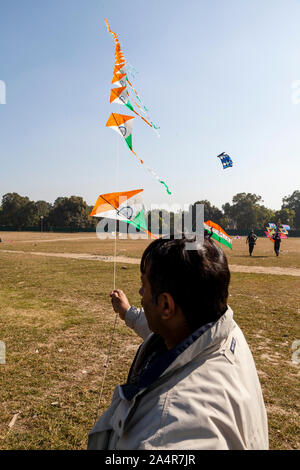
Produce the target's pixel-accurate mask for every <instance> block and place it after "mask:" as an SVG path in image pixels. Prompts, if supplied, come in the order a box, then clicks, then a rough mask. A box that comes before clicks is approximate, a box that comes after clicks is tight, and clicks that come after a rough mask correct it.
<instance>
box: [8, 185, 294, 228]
mask: <svg viewBox="0 0 300 470" xmlns="http://www.w3.org/2000/svg"><path fill="white" fill-rule="evenodd" d="M262 203H263V200H262V197H261V196H258V195H256V194H252V193H238V194H236V195H235V196H233V198H232V203H231V204H230V203H228V202H227V203H226V204H224V205H222V210H221V209H219V208H218V207H216V206H214V205H212V204H211V203H210V201H208V200H199V201H195V203H194V204H191V205H190V208H189V210H191V211H193V210H194V209H195V205H196V204H204V220H212V221H213V222H215V223H217V224H219V225H221V227H223V228H224V229H225V230H226V229H236V230H249V229H253V230H261V229H263V228H264V227H265V226H266V225H267V224H268V223H269V222H274V223H276V222H277V221H278V220H280V221H281V223H283V224H287V225H290V227H291V228H292V229H300V191H299V190H296V191H294V192H293V193H292V194H291V195H290V196H286V197H284V198H283V199H282V205H281V209H279V210H276V211H275V210H272V209H269V208H267V207H265V206H264V205H263V204H262ZM92 208H93V206H89V205H88V204H87V203H86V202H85V201H84V200H83V198H82V197H80V196H71V197H58V198H57V199H56V200H55V202H54V203H53V204H50V203H49V202H46V201H36V202H35V201H31V200H30V199H29V198H28V197H27V196H20V195H19V194H17V193H7V194H5V195H4V196H3V198H2V203H1V206H0V227H3V228H4V227H5V228H8V229H9V228H10V227H11V228H12V229H17V230H24V229H28V228H36V229H40V230H45V231H46V230H47V231H48V230H58V229H67V230H69V231H74V232H76V231H78V230H93V229H95V228H96V225H97V223H98V221H99V219H97V218H95V217H90V216H89V214H90V213H91V211H92ZM152 216H158V217H159V221H160V226H161V228H162V231H163V232H164V231H168V229H169V227H170V225H172V227H174V229H175V230H176V229H179V230H180V227H181V222H182V215H181V213H176V212H171V211H168V210H165V209H162V210H160V209H155V210H152V211H149V212H148V213H147V214H146V217H148V221H149V224H150V225H151V217H152ZM149 230H151V226H149Z"/></svg>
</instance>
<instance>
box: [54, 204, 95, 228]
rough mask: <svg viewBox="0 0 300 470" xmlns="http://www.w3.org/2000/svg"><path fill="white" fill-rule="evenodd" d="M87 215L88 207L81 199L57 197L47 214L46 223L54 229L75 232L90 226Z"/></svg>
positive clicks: (88, 212)
mask: <svg viewBox="0 0 300 470" xmlns="http://www.w3.org/2000/svg"><path fill="white" fill-rule="evenodd" d="M89 214H90V210H89V206H88V205H87V203H86V202H85V201H84V200H83V199H82V197H79V196H71V197H69V198H68V197H59V198H57V199H56V201H55V203H54V206H53V208H52V209H51V210H50V212H49V216H48V221H49V223H50V224H51V225H53V226H55V227H66V228H69V229H71V230H77V229H79V228H87V227H89V226H90V220H89Z"/></svg>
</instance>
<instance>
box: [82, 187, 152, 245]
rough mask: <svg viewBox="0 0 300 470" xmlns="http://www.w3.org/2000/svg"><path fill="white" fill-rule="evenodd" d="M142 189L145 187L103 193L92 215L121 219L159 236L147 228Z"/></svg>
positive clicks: (149, 233)
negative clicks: (141, 194) (141, 195)
mask: <svg viewBox="0 0 300 470" xmlns="http://www.w3.org/2000/svg"><path fill="white" fill-rule="evenodd" d="M142 191H143V189H134V190H131V191H122V192H114V193H107V194H101V195H100V196H99V197H98V199H97V201H96V204H95V206H94V208H93V210H92V212H91V213H90V216H91V217H101V218H106V219H113V220H120V221H121V222H126V223H127V224H131V225H133V226H134V227H136V228H137V229H138V230H143V231H144V232H146V233H148V235H150V236H151V237H152V238H157V237H155V236H154V235H153V234H152V233H151V232H149V230H148V228H147V224H146V220H145V216H144V211H143V204H142V200H141V197H140V196H138V195H139V194H140V193H141V192H142Z"/></svg>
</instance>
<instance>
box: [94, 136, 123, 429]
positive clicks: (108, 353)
mask: <svg viewBox="0 0 300 470" xmlns="http://www.w3.org/2000/svg"><path fill="white" fill-rule="evenodd" d="M119 140H120V139H119V138H117V161H116V190H117V188H118V184H119ZM116 256H117V219H115V244H114V277H113V288H114V290H115V288H116ZM117 320H118V313H116V314H115V321H114V326H113V331H112V334H111V336H110V342H109V347H108V352H107V356H106V361H105V364H104V373H103V377H102V384H101V389H100V394H99V400H98V406H97V410H96V413H95V420H94V421H95V424H96V422H97V418H98V412H99V409H100V405H101V400H102V395H103V389H104V383H105V378H106V371H107V369H108V364H109V360H110V353H111V347H112V342H113V338H114V334H115V330H116V326H117Z"/></svg>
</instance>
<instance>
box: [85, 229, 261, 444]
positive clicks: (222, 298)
mask: <svg viewBox="0 0 300 470" xmlns="http://www.w3.org/2000/svg"><path fill="white" fill-rule="evenodd" d="M193 241H194V240H193ZM187 243H188V241H187V239H186V238H181V239H173V238H161V239H157V240H154V241H153V242H152V243H151V244H150V245H149V246H148V247H147V248H146V250H145V251H144V254H143V256H142V259H141V263H140V274H141V288H140V290H139V294H140V296H141V304H142V308H136V307H134V306H131V305H130V303H129V301H128V299H127V297H126V295H125V293H124V292H123V291H122V290H120V289H115V290H113V291H112V292H111V293H110V297H111V301H112V305H113V308H114V310H115V312H117V313H118V314H119V316H120V318H121V319H122V320H123V321H125V324H126V325H127V326H128V327H129V328H132V329H133V330H134V331H135V332H136V333H137V334H138V335H139V336H140V337H141V338H142V339H143V340H144V342H143V343H142V344H141V346H140V347H139V349H138V351H137V353H136V356H135V359H134V361H133V363H132V365H131V368H130V370H129V374H128V377H127V381H126V383H125V384H123V385H117V386H116V388H115V390H114V393H113V398H112V402H111V405H110V406H109V408H108V409H107V410H106V411H105V412H104V413H103V414H102V416H101V417H100V418H99V420H98V421H97V423H96V424H95V426H94V428H93V429H92V430H91V431H90V433H89V439H88V449H89V450H121V451H122V450H159V449H164V450H175V451H178V450H179V449H183V450H221V449H223V450H226V449H232V450H243V449H244V450H251V449H256V450H263V449H264V450H267V449H268V424H267V414H266V410H265V405H264V400H263V395H262V391H261V386H260V383H259V378H258V375H257V371H256V367H255V363H254V360H253V357H252V354H251V351H250V349H249V346H248V344H247V342H246V339H245V337H244V335H243V333H242V331H241V330H240V328H239V327H238V325H237V324H236V322H235V321H234V319H233V312H232V310H231V308H230V307H229V305H228V304H227V299H228V288H229V282H230V271H229V268H228V263H227V258H226V255H225V253H224V252H223V250H222V249H221V248H219V247H218V246H217V245H216V244H215V243H214V242H213V240H212V239H210V240H207V239H205V240H204V243H203V245H202V246H201V247H200V248H199V249H197V250H188V249H187V248H186V244H187ZM122 354H123V352H122V351H120V358H121V357H122Z"/></svg>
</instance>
